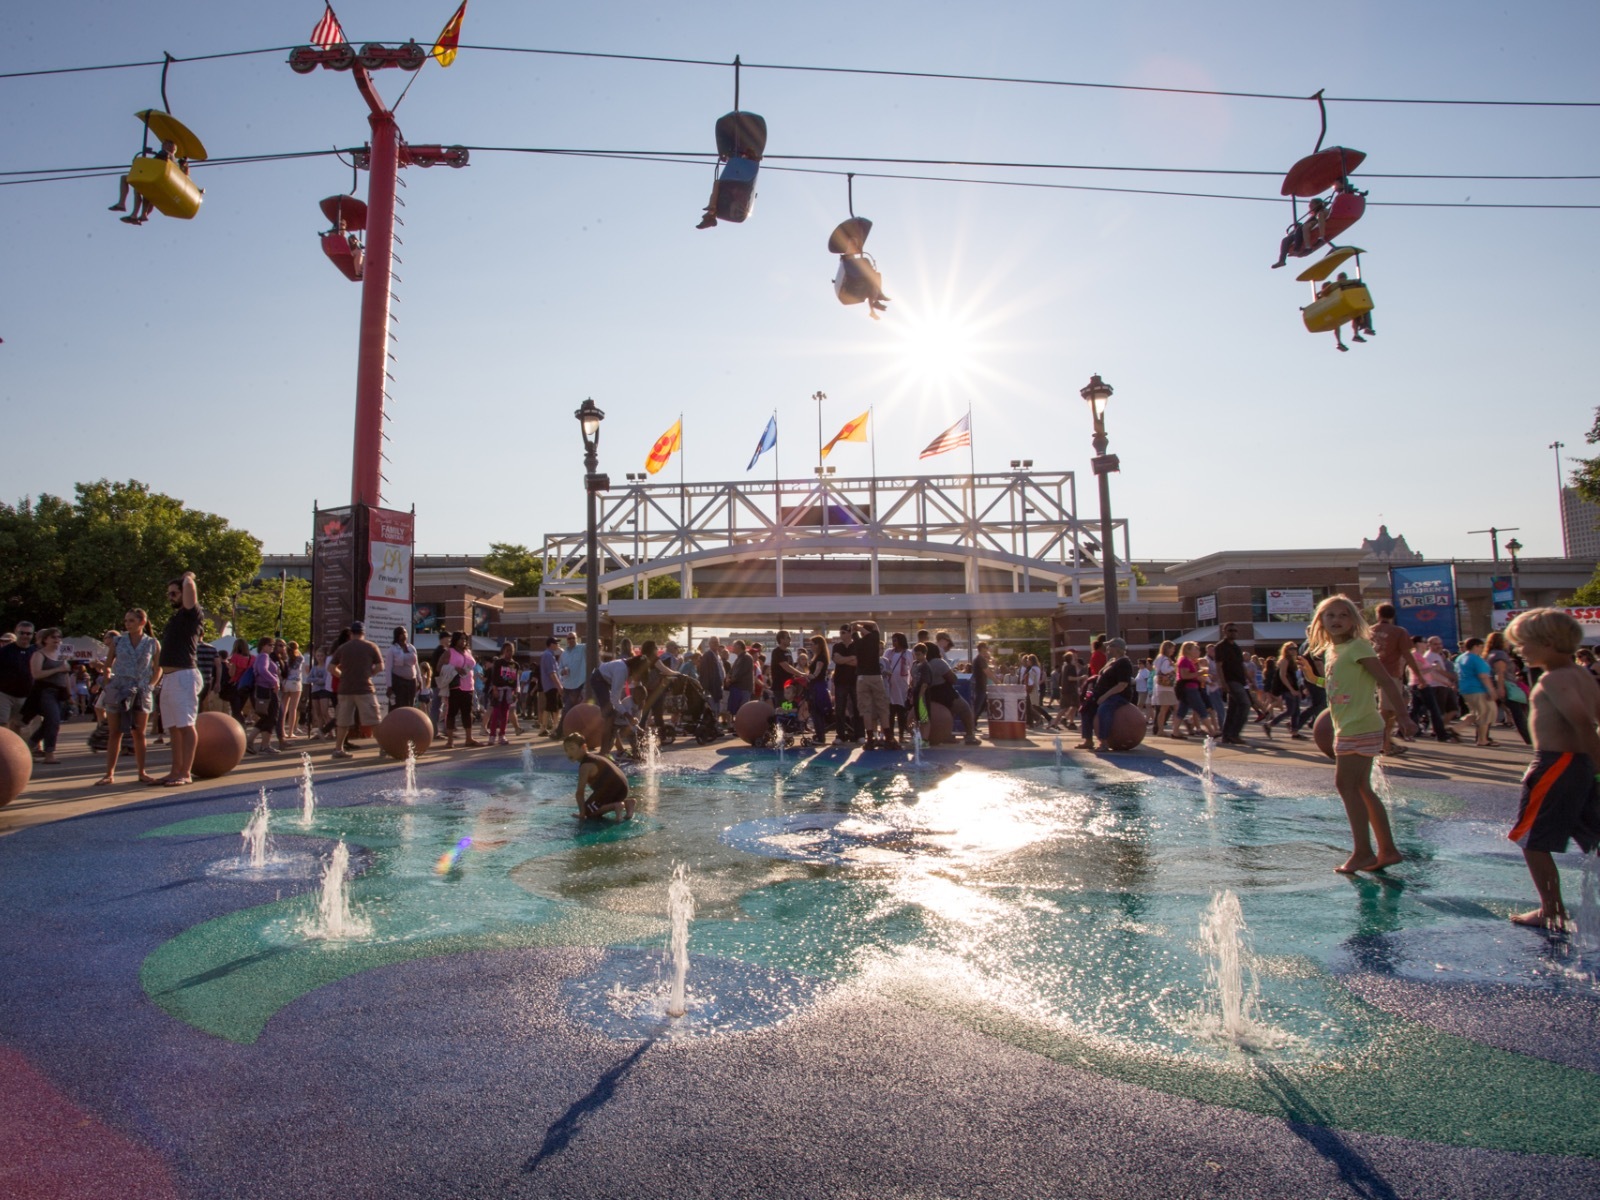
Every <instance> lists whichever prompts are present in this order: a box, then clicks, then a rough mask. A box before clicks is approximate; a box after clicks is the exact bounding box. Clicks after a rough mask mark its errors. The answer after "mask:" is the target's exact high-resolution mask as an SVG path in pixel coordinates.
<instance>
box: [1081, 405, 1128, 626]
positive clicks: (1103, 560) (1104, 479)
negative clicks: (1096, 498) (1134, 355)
mask: <svg viewBox="0 0 1600 1200" xmlns="http://www.w3.org/2000/svg"><path fill="white" fill-rule="evenodd" d="M1112 390H1113V389H1112V387H1111V385H1110V384H1109V383H1107V382H1106V381H1105V380H1103V379H1101V378H1100V376H1098V375H1091V376H1089V382H1088V384H1086V385H1085V386H1084V387H1082V388H1080V389H1079V391H1078V395H1080V396H1082V397H1083V398H1084V400H1086V401H1087V402H1088V404H1089V411H1090V412H1091V413H1093V415H1094V458H1093V459H1092V460H1091V462H1090V465H1091V466H1092V467H1093V468H1094V473H1095V475H1096V477H1097V478H1098V479H1099V481H1100V573H1101V578H1102V579H1103V580H1104V587H1105V604H1106V636H1107V637H1108V638H1114V637H1121V636H1122V622H1121V619H1120V615H1119V613H1118V611H1117V556H1116V554H1115V552H1114V551H1113V550H1112V544H1111V472H1113V471H1116V470H1120V469H1121V464H1120V463H1118V462H1117V456H1116V455H1115V454H1107V453H1106V446H1107V445H1108V444H1109V443H1108V442H1107V439H1106V401H1108V400H1110V399H1111V395H1112Z"/></svg>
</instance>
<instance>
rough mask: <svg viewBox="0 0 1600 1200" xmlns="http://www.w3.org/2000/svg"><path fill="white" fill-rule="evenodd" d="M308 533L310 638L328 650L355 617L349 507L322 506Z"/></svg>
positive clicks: (353, 519)
mask: <svg viewBox="0 0 1600 1200" xmlns="http://www.w3.org/2000/svg"><path fill="white" fill-rule="evenodd" d="M314 520H315V526H314V528H313V530H312V534H311V637H312V641H313V643H314V645H316V646H318V647H321V648H323V649H332V648H333V644H334V642H336V641H338V640H339V635H340V634H341V633H343V632H344V630H345V627H346V626H348V625H349V624H350V622H351V621H354V620H355V619H356V545H357V542H358V538H357V536H356V517H355V512H354V511H353V510H352V509H350V508H325V509H321V510H320V511H318V512H317V513H316V515H315V518H314Z"/></svg>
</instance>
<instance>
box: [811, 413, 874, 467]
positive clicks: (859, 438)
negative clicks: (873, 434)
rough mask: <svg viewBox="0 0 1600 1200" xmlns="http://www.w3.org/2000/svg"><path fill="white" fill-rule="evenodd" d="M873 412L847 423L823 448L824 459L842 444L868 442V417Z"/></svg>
mask: <svg viewBox="0 0 1600 1200" xmlns="http://www.w3.org/2000/svg"><path fill="white" fill-rule="evenodd" d="M871 412H872V410H871V409H868V410H867V411H866V412H864V413H862V414H861V415H860V416H859V417H857V418H855V419H854V420H853V421H846V422H845V423H844V428H843V429H841V430H839V432H838V433H836V434H834V435H833V441H831V442H829V443H828V444H827V445H826V446H824V447H823V448H822V457H823V458H827V457H828V452H829V451H831V450H832V449H833V448H834V447H835V446H837V445H838V444H839V443H840V442H864V441H866V440H867V417H868V415H869V414H870V413H871Z"/></svg>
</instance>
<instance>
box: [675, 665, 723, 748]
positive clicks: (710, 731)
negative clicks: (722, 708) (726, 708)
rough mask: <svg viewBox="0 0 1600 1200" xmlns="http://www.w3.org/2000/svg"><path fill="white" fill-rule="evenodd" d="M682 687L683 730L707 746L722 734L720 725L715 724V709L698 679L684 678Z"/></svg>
mask: <svg viewBox="0 0 1600 1200" xmlns="http://www.w3.org/2000/svg"><path fill="white" fill-rule="evenodd" d="M683 688H684V697H683V718H684V730H685V732H686V733H689V734H692V735H693V736H694V740H695V741H696V742H697V743H698V744H700V745H702V746H709V745H710V744H711V743H712V742H714V741H716V740H717V739H718V738H720V737H721V736H722V727H721V726H720V725H718V724H717V710H716V709H715V708H713V707H712V706H711V702H710V701H709V700H708V699H707V698H706V690H705V688H703V687H701V686H700V683H699V681H698V680H694V679H687V678H686V679H684V681H683Z"/></svg>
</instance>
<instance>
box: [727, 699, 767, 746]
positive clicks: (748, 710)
mask: <svg viewBox="0 0 1600 1200" xmlns="http://www.w3.org/2000/svg"><path fill="white" fill-rule="evenodd" d="M776 713H777V710H776V709H774V708H773V707H772V705H770V704H768V703H767V702H766V701H765V700H746V701H745V702H744V703H743V704H741V705H740V706H739V711H738V712H736V713H734V714H733V731H734V732H735V733H736V734H738V735H739V736H740V737H742V738H743V739H744V740H745V741H747V742H749V743H750V745H752V746H759V745H761V744H762V743H763V742H765V741H766V740H767V734H768V732H769V731H770V730H771V729H772V718H773V717H774V716H775V715H776Z"/></svg>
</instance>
